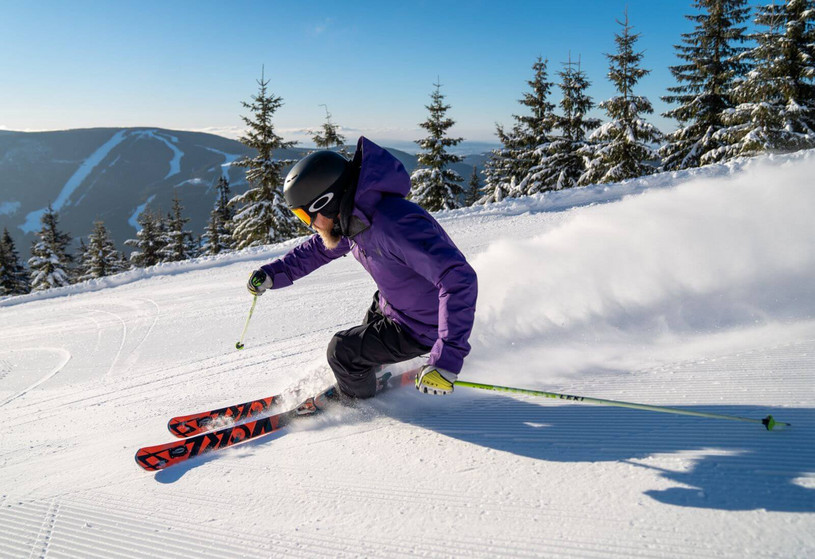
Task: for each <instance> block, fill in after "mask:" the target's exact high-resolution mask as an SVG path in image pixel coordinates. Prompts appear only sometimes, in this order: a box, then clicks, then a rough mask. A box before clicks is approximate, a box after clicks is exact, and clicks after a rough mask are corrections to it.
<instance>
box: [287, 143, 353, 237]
mask: <svg viewBox="0 0 815 559" xmlns="http://www.w3.org/2000/svg"><path fill="white" fill-rule="evenodd" d="M350 168H351V164H350V163H349V162H348V160H347V159H345V158H344V157H343V156H342V155H340V154H339V153H336V152H333V151H328V150H322V151H315V152H314V153H311V154H309V155H307V156H306V157H304V158H303V159H301V160H300V161H298V162H297V163H296V164H295V166H294V167H292V169H291V171H289V174H288V175H286V180H285V182H284V183H283V197H284V198H285V199H286V203H287V204H288V205H289V208H290V209H291V210H292V211H293V212H294V213H295V215H297V217H299V218H300V219H302V220H303V221H304V222H305V223H306V225H311V221H312V220H313V219H314V217H315V216H316V215H317V213H321V214H323V215H325V216H326V217H330V218H335V217H336V216H337V214H339V209H340V201H341V199H342V195H343V193H344V192H345V188H346V186H347V185H348V181H349V179H350V177H351V172H350Z"/></svg>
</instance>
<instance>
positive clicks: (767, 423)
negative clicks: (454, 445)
mask: <svg viewBox="0 0 815 559" xmlns="http://www.w3.org/2000/svg"><path fill="white" fill-rule="evenodd" d="M456 386H466V387H468V388H478V389H479V390H494V391H496V392H512V393H515V394H527V395H529V396H543V397H545V398H555V399H558V400H570V401H573V402H584V403H587V404H599V405H602V406H616V407H619V408H629V409H635V410H645V411H654V412H660V413H673V414H677V415H691V416H693V417H704V418H707V419H728V420H730V421H745V422H747V423H758V424H760V425H764V427H766V428H767V430H768V431H772V430H773V428H774V427H789V426H790V424H789V423H784V422H783V421H776V420H775V419H773V416H772V415H768V416H767V417H765V418H764V419H752V418H749V417H738V416H735V415H723V414H719V413H705V412H699V411H690V410H679V409H676V408H668V407H663V406H651V405H648V404H635V403H632V402H619V401H617V400H603V399H601V398H589V397H586V396H572V395H569V394H558V393H557V392H545V391H542V390H528V389H525V388H512V387H509V386H496V385H494V384H481V383H478V382H467V381H463V380H457V381H456Z"/></svg>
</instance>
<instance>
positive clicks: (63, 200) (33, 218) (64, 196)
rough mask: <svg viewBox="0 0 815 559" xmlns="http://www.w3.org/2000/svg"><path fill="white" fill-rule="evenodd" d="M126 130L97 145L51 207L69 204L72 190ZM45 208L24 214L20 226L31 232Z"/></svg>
mask: <svg viewBox="0 0 815 559" xmlns="http://www.w3.org/2000/svg"><path fill="white" fill-rule="evenodd" d="M127 133H128V131H127V130H120V131H119V132H117V133H116V134H114V135H113V137H111V138H110V139H109V140H108V141H107V142H105V143H104V144H102V145H101V146H99V148H97V149H96V151H94V152H93V153H92V154H91V155H90V156H89V157H88V158H87V159H85V161H83V162H82V164H81V165H80V166H79V168H78V169H77V170H76V171H75V172H74V174H73V175H71V178H69V179H68V182H66V183H65V185H64V186H63V187H62V190H61V191H60V193H59V196H57V199H56V200H54V203H53V204H52V208H53V209H54V210H56V211H59V210H61V209H62V208H63V207H64V206H66V205H70V203H69V198H70V197H71V194H73V193H74V191H75V190H76V189H77V188H79V186H80V185H81V184H82V183H83V182H84V181H85V179H86V178H88V176H89V175H90V174H91V173H92V172H93V170H94V169H95V168H96V166H97V165H99V164H100V163H101V162H102V161H103V160H104V159H105V157H107V156H108V154H109V153H110V152H111V151H112V150H113V148H115V147H116V146H118V145H119V144H121V143H122V141H123V140H124V139H125V137H126V136H127ZM45 211H46V208H42V209H39V210H36V211H33V212H31V213H29V214H28V215H27V216H26V221H25V223H24V224H23V225H21V226H20V229H22V230H23V231H24V232H26V233H31V232H33V231H34V230H36V229H37V227H38V226H39V223H40V217H42V214H43V213H45Z"/></svg>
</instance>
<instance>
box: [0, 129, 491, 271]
mask: <svg viewBox="0 0 815 559" xmlns="http://www.w3.org/2000/svg"><path fill="white" fill-rule="evenodd" d="M372 139H373V140H374V141H376V139H375V138H372ZM309 151H312V149H311V148H299V147H294V148H291V149H285V150H279V151H278V152H276V153H275V156H276V157H277V158H280V159H295V160H296V159H299V158H301V157H303V156H304V155H305V154H307V153H308V152H309ZM391 151H392V152H393V153H394V155H395V156H397V157H398V158H399V159H400V160H401V161H402V163H403V164H404V165H405V167H406V168H407V169H408V171H409V172H410V171H412V170H413V169H414V168H415V167H416V157H415V156H413V155H410V154H407V153H404V152H400V151H397V150H391ZM252 155H254V154H253V151H252V150H250V149H249V148H247V147H246V146H244V145H243V144H241V143H240V142H238V141H235V140H231V139H228V138H224V137H222V136H217V135H214V134H207V133H203V132H187V131H179V130H166V129H162V128H89V129H78V130H62V131H53V132H13V131H0V230H1V229H2V227H4V226H5V227H7V228H8V230H9V232H10V233H11V235H12V237H13V239H14V241H15V243H16V244H17V249H18V251H19V252H20V255H21V257H24V258H28V252H29V249H30V247H31V243H32V241H34V239H35V234H34V233H35V232H36V231H38V230H39V228H40V221H39V218H40V216H41V215H42V213H43V212H44V211H45V209H46V207H47V206H48V204H51V205H52V206H53V208H54V209H55V210H57V211H58V212H59V215H60V228H61V229H62V230H63V231H65V232H66V233H69V234H70V235H71V236H73V237H87V235H88V234H89V233H90V231H91V229H92V226H93V222H94V221H95V220H99V219H101V220H102V221H104V222H105V225H106V227H107V228H108V229H109V231H110V232H111V234H112V236H113V238H114V240H115V242H116V244H117V246H118V247H119V248H120V249H123V248H124V246H123V245H124V241H125V240H126V239H129V238H134V237H135V234H136V230H137V229H136V227H137V224H136V217H137V216H138V214H139V213H140V212H141V211H143V210H144V209H145V208H150V209H152V210H154V211H160V212H162V213H166V212H167V211H169V209H170V208H171V207H172V199H173V196H174V195H175V194H178V196H179V198H180V199H181V203H182V205H183V206H184V215H185V217H188V218H190V222H189V223H188V224H187V227H188V229H189V230H191V231H193V233H194V234H196V235H200V234H201V233H202V232H203V230H204V227H205V225H206V222H207V220H208V219H209V213H210V210H211V209H212V204H213V202H214V200H215V190H214V188H213V187H214V185H215V184H216V183H217V181H218V179H219V178H220V177H222V176H223V177H226V178H228V179H229V182H230V187H231V189H232V192H233V194H239V193H242V192H244V191H246V189H247V188H248V184H247V183H246V180H245V169H243V168H240V167H236V166H234V165H233V163H234V162H235V161H237V160H238V159H240V158H242V157H244V156H252ZM482 162H483V156H469V157H468V158H467V160H465V162H464V163H461V164H458V165H456V166H455V168H456V170H458V172H459V173H460V174H461V175H462V177H464V178H465V181H466V180H468V179H469V176H470V174H471V173H472V165H473V164H476V165H479V166H480V165H481V163H482Z"/></svg>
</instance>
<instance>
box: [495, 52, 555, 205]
mask: <svg viewBox="0 0 815 559" xmlns="http://www.w3.org/2000/svg"><path fill="white" fill-rule="evenodd" d="M547 65H548V61H546V60H544V59H543V58H542V57H538V59H537V61H536V62H535V64H533V65H532V69H533V70H534V72H535V74H534V76H533V78H532V80H530V81H528V82H527V84H529V87H530V88H531V91H530V92H525V93H524V94H523V98H522V99H520V100H519V101H518V102H519V103H520V104H521V105H523V106H525V107H527V108H528V109H529V111H530V113H531V114H525V115H520V116H518V115H512V117H513V118H514V119H515V124H514V125H513V127H512V130H511V131H509V132H506V131H505V130H504V128H503V127H501V126H500V125H499V126H497V127H496V128H497V135H498V139H499V140H500V141H501V146H502V147H501V148H500V149H497V150H493V151H492V154H491V155H490V159H489V160H488V161H487V163H486V165H485V169H484V175H485V177H486V185H485V188H484V190H485V193H486V195H485V196H484V198H483V199H482V200H481V201H482V202H484V203H489V202H496V201H500V200H501V199H503V198H504V197H506V196H520V195H522V194H528V192H521V191H520V190H519V189H518V185H519V184H520V183H521V182H522V181H523V180H524V178H525V177H526V176H527V175H528V174H529V170H530V169H531V168H532V167H533V166H535V165H540V164H541V163H542V160H543V158H545V157H546V149H547V147H548V144H549V141H550V134H551V132H552V127H553V125H554V110H555V105H554V104H553V103H550V102H549V93H550V90H551V88H552V82H550V81H549V76H548V70H547Z"/></svg>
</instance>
